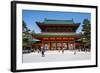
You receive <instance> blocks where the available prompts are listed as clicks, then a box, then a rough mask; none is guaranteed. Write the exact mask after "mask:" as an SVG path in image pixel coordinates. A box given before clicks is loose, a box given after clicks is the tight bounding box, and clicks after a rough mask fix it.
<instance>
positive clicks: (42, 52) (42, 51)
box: [41, 47, 45, 57]
mask: <svg viewBox="0 0 100 73" xmlns="http://www.w3.org/2000/svg"><path fill="white" fill-rule="evenodd" d="M44 52H45V49H44V48H43V47H41V54H42V57H44V56H45V54H44Z"/></svg>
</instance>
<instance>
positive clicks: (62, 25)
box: [36, 22, 80, 30]
mask: <svg viewBox="0 0 100 73" xmlns="http://www.w3.org/2000/svg"><path fill="white" fill-rule="evenodd" d="M36 24H37V25H38V26H39V28H40V29H41V30H44V29H45V28H46V27H48V26H49V27H53V26H59V27H72V28H75V30H76V29H77V28H78V27H79V26H80V23H75V24H45V23H43V22H36Z"/></svg>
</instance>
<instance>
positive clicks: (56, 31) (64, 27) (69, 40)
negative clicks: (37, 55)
mask: <svg viewBox="0 0 100 73" xmlns="http://www.w3.org/2000/svg"><path fill="white" fill-rule="evenodd" d="M36 24H37V25H38V27H39V28H40V29H41V33H34V34H33V36H32V38H33V39H38V40H39V43H33V44H32V46H33V48H41V46H43V47H47V49H48V50H59V49H60V50H62V49H63V48H64V49H65V50H73V49H75V48H76V47H77V46H78V45H79V43H77V39H79V38H80V34H78V33H76V31H77V29H78V28H79V26H80V23H75V22H74V20H73V19H72V20H50V19H45V20H44V21H43V22H39V21H38V22H36Z"/></svg>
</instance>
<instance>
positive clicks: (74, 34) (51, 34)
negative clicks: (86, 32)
mask: <svg viewBox="0 0 100 73" xmlns="http://www.w3.org/2000/svg"><path fill="white" fill-rule="evenodd" d="M34 35H36V36H80V34H77V33H38V34H34Z"/></svg>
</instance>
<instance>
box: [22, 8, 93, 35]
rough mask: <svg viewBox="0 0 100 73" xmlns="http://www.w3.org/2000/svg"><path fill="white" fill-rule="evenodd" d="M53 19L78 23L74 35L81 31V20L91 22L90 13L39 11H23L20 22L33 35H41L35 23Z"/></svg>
mask: <svg viewBox="0 0 100 73" xmlns="http://www.w3.org/2000/svg"><path fill="white" fill-rule="evenodd" d="M45 18H47V19H54V20H72V19H73V20H74V22H75V23H80V26H79V28H78V29H77V31H76V33H80V32H81V31H82V25H83V20H84V19H88V20H91V14H90V13H82V12H81V13H80V12H58V11H39V10H23V11H22V20H24V22H25V23H26V24H27V27H28V28H29V29H30V30H31V31H35V33H41V30H40V28H39V27H38V26H37V24H36V22H37V21H38V22H43V21H44V19H45Z"/></svg>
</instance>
